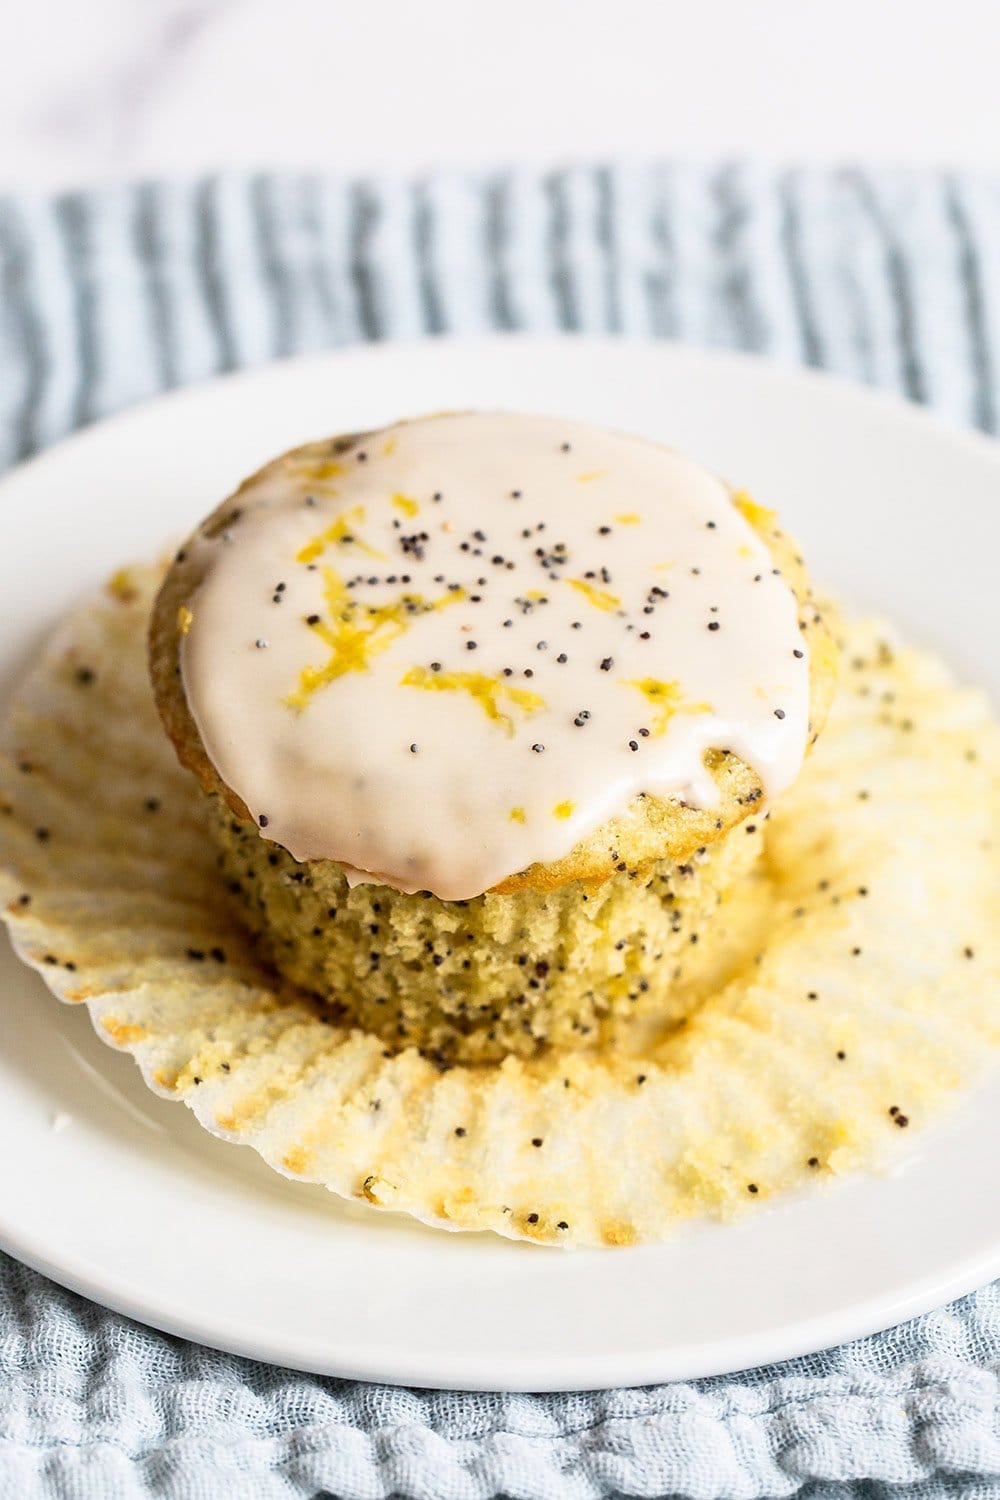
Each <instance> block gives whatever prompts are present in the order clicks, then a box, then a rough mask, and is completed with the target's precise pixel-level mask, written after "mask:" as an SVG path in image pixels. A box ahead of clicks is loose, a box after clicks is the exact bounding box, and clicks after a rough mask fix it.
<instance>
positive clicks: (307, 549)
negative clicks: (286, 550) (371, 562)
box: [295, 505, 385, 563]
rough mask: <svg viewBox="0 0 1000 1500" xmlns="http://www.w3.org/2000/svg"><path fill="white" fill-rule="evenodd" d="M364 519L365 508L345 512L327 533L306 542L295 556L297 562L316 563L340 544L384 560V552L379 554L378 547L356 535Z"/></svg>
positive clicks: (359, 507)
mask: <svg viewBox="0 0 1000 1500" xmlns="http://www.w3.org/2000/svg"><path fill="white" fill-rule="evenodd" d="M364 518H365V512H364V507H363V506H360V505H355V506H354V507H353V508H352V509H351V510H347V511H345V512H344V514H343V515H342V516H338V517H337V519H336V520H335V521H331V523H330V525H329V526H328V527H327V528H326V530H325V531H321V532H320V533H319V535H318V536H314V537H313V539H312V541H310V542H306V544H305V546H304V547H300V549H299V551H298V552H296V554H295V561H296V562H300V563H311V562H314V561H315V560H316V558H317V557H319V556H320V554H321V553H323V552H325V551H326V549H327V547H332V546H335V545H336V544H338V543H340V544H343V545H346V546H354V547H357V548H358V550H359V551H361V552H366V553H367V554H368V556H369V557H381V558H384V557H385V553H384V552H379V551H378V549H377V548H376V547H370V546H369V545H368V543H367V542H365V541H362V539H361V538H360V537H359V536H356V535H355V530H356V528H357V527H358V526H360V525H361V522H362V521H363V520H364Z"/></svg>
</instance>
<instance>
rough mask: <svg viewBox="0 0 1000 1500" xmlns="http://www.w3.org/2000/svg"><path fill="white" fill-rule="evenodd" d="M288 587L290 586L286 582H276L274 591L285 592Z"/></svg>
mask: <svg viewBox="0 0 1000 1500" xmlns="http://www.w3.org/2000/svg"><path fill="white" fill-rule="evenodd" d="M287 587H288V585H287V584H285V583H276V584H275V585H274V592H275V593H276V594H283V593H284V592H285V589H286V588H287Z"/></svg>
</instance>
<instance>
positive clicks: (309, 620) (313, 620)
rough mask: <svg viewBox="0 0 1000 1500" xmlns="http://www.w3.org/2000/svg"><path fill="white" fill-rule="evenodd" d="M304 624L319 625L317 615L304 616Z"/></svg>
mask: <svg viewBox="0 0 1000 1500" xmlns="http://www.w3.org/2000/svg"><path fill="white" fill-rule="evenodd" d="M306 624H307V625H318V624H319V615H306Z"/></svg>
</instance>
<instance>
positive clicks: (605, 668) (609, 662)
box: [601, 656, 615, 672]
mask: <svg viewBox="0 0 1000 1500" xmlns="http://www.w3.org/2000/svg"><path fill="white" fill-rule="evenodd" d="M614 664H615V659H614V657H613V656H606V657H605V658H604V660H603V661H602V662H601V671H602V672H610V671H611V668H612V667H613V666H614Z"/></svg>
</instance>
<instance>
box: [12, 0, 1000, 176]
mask: <svg viewBox="0 0 1000 1500" xmlns="http://www.w3.org/2000/svg"><path fill="white" fill-rule="evenodd" d="M998 58H1000V5H998V4H997V3H996V0H948V3H947V4H944V3H942V0H837V3H833V0H754V3H750V0H502V3H501V0H419V3H418V0H350V3H348V0H0V60H2V62H0V66H2V70H3V72H2V83H0V188H3V187H9V186H23V185H25V184H30V185H37V186H40V187H50V186H63V185H67V184H77V183H87V182H92V181H107V180H113V179H116V178H121V177H134V176H138V175H143V174H147V173H160V172H169V173H177V172H188V171H198V170H204V169H206V168H218V167H225V166H245V165H253V166H259V165H284V166H308V167H327V168H329V169H332V170H349V171H360V170H368V169H383V170H384V169H395V170H400V171H412V170H416V169H421V168H424V167H427V166H430V165H433V164H436V163H455V162H459V163H473V164H474V163H477V162H483V163H486V162H496V161H500V160H511V161H513V160H518V161H524V160H528V161H552V160H571V159H582V158H586V157H592V156H599V155H607V154H612V153H614V154H635V153H653V152H655V153H672V152H674V153H683V154H687V155H694V156H703V155H707V154H709V153H716V152H733V151H736V152H748V153H755V154H758V155H762V156H764V157H776V156H782V157H787V156H796V157H798V158H800V159H805V160H830V159H838V160H843V159H855V160H868V161H896V162H918V163H921V162H954V163H961V164H965V165H982V166H1000V104H998V100H1000V90H998V88H997V83H996V69H997V61H998Z"/></svg>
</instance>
